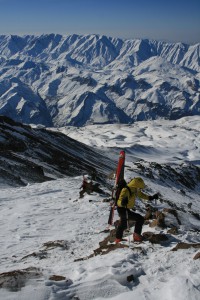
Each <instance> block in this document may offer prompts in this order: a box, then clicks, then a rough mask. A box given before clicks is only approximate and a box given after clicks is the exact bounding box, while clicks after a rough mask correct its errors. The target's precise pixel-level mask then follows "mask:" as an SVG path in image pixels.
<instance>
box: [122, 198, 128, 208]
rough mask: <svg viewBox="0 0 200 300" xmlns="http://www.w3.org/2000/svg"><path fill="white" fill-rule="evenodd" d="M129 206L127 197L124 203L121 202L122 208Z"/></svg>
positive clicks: (123, 200)
mask: <svg viewBox="0 0 200 300" xmlns="http://www.w3.org/2000/svg"><path fill="white" fill-rule="evenodd" d="M127 204H128V197H126V198H123V199H122V202H121V206H124V207H126V206H127Z"/></svg>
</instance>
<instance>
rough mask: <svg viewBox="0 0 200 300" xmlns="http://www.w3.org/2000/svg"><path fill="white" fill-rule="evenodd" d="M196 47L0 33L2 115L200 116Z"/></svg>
mask: <svg viewBox="0 0 200 300" xmlns="http://www.w3.org/2000/svg"><path fill="white" fill-rule="evenodd" d="M199 49H200V44H196V45H191V46H190V45H186V44H182V43H174V44H173V43H165V42H160V41H151V40H147V39H145V40H141V39H134V40H122V39H117V38H111V37H106V36H100V35H94V34H93V35H75V34H74V35H69V36H63V35H58V34H48V35H41V36H33V35H26V36H13V35H11V36H8V35H7V36H0V114H3V115H6V116H8V117H11V118H13V119H14V120H16V121H21V122H24V123H35V124H42V125H45V126H58V127H59V126H65V125H73V126H84V125H86V124H94V123H95V124H99V123H101V124H105V123H132V122H134V121H141V120H147V119H149V120H151V119H156V118H166V119H177V118H180V117H183V116H188V115H199V114H200V73H199V71H200V50H199Z"/></svg>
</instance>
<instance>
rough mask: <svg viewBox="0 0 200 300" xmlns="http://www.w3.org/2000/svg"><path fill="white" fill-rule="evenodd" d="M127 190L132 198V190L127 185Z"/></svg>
mask: <svg viewBox="0 0 200 300" xmlns="http://www.w3.org/2000/svg"><path fill="white" fill-rule="evenodd" d="M125 188H126V189H127V190H128V191H129V194H130V196H131V189H130V187H129V186H128V185H127V186H126V187H125Z"/></svg>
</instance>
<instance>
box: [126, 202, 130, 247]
mask: <svg viewBox="0 0 200 300" xmlns="http://www.w3.org/2000/svg"><path fill="white" fill-rule="evenodd" d="M126 221H127V229H128V233H129V236H128V242H129V247H130V242H131V241H130V226H129V221H128V209H127V206H126Z"/></svg>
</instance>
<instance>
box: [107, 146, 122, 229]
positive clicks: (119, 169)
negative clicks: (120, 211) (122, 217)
mask: <svg viewBox="0 0 200 300" xmlns="http://www.w3.org/2000/svg"><path fill="white" fill-rule="evenodd" d="M124 163H125V151H120V154H119V160H118V165H117V169H116V175H115V185H114V188H113V191H112V199H113V202H112V203H111V206H110V214H109V218H108V224H109V225H113V219H114V212H115V206H116V204H117V200H118V198H119V194H120V188H119V185H118V184H119V182H120V180H122V179H124Z"/></svg>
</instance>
